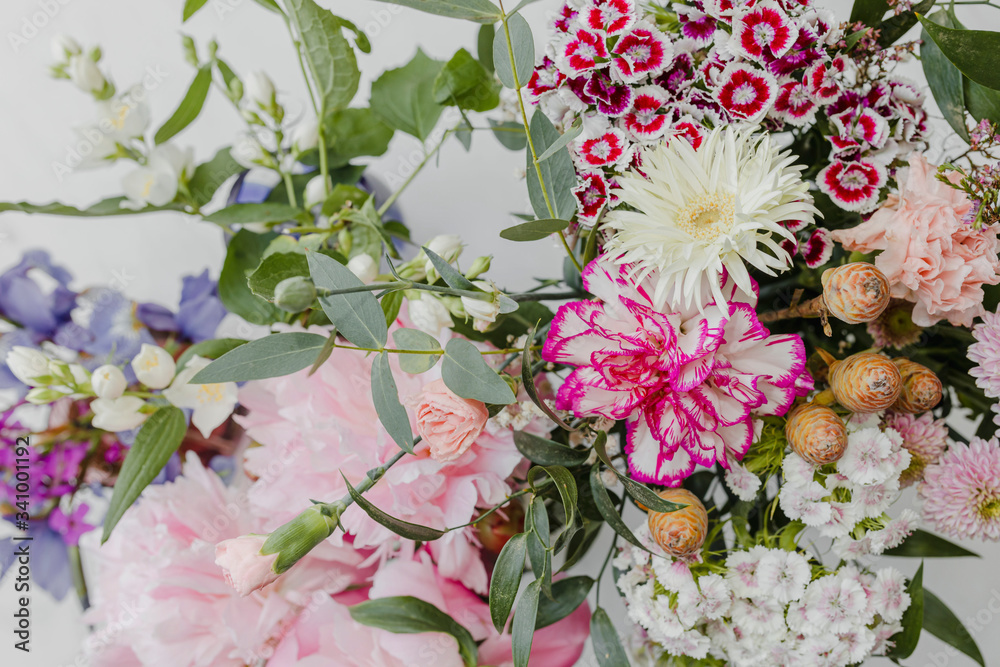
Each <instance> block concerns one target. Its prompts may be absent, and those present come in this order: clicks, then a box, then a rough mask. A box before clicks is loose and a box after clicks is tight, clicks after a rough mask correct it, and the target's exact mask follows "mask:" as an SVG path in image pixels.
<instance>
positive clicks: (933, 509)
mask: <svg viewBox="0 0 1000 667" xmlns="http://www.w3.org/2000/svg"><path fill="white" fill-rule="evenodd" d="M919 490H920V496H921V497H922V498H923V500H924V518H925V519H926V520H927V521H928V522H930V524H931V525H932V526H934V528H936V529H937V530H939V531H940V532H942V533H945V534H946V535H951V536H953V537H958V538H970V537H977V538H979V539H984V540H986V539H989V540H1000V442H998V441H997V439H996V438H992V439H990V440H982V439H981V438H973V439H972V442H970V443H969V444H965V443H955V444H953V445H952V446H951V447H949V448H948V451H947V452H945V453H944V455H943V456H942V457H941V459H940V460H939V461H938V462H937V463H935V464H933V465H930V466H927V469H926V470H925V471H924V481H923V482H921V484H920V486H919Z"/></svg>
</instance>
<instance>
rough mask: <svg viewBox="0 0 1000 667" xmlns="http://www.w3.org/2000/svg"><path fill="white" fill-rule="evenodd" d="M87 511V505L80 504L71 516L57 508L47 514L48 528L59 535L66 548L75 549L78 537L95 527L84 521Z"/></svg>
mask: <svg viewBox="0 0 1000 667" xmlns="http://www.w3.org/2000/svg"><path fill="white" fill-rule="evenodd" d="M89 510H90V507H89V506H88V505H87V503H81V504H80V506H79V507H77V508H76V509H75V510H74V511H73V513H72V514H66V513H65V512H63V511H62V509H61V508H59V507H57V508H55V509H54V510H52V513H51V514H49V528H51V529H52V530H54V531H55V532H57V533H59V535H61V536H62V539H63V542H65V543H66V544H67V545H68V546H71V547H75V546H77V545H78V544H80V537H81V536H82V535H83V534H84V533H86V532H89V531H91V530H93V529H94V528H96V527H97V526H94V525H92V524H89V523H87V522H86V520H85V519H86V517H87V512H88V511H89Z"/></svg>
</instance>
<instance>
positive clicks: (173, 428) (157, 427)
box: [101, 405, 187, 544]
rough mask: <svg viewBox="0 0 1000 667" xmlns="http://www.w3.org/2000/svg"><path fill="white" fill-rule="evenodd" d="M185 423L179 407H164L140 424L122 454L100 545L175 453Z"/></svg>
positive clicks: (179, 443)
mask: <svg viewBox="0 0 1000 667" xmlns="http://www.w3.org/2000/svg"><path fill="white" fill-rule="evenodd" d="M185 433H187V420H186V419H185V418H184V412H183V411H182V410H181V409H180V408H175V407H174V406H172V405H168V406H165V407H162V408H160V409H158V410H157V411H156V412H154V413H153V414H152V415H150V417H149V419H147V420H146V422H145V423H144V424H143V425H142V427H141V428H140V429H139V432H138V433H137V434H136V436H135V442H134V443H133V444H132V447H130V448H129V450H128V453H127V454H126V455H125V461H124V463H122V469H121V472H120V473H119V474H118V480H117V481H116V482H115V489H114V493H113V495H112V496H111V503H110V505H109V506H108V513H107V516H106V517H105V519H104V532H103V534H102V536H101V543H102V544H103V543H104V542H107V540H108V538H109V537H110V536H111V532H112V531H113V530H114V529H115V526H117V525H118V522H119V521H120V520H121V518H122V516H124V514H125V511H126V510H128V508H130V507H131V506H132V503H134V502H135V501H136V500H137V499H138V498H139V495H140V494H141V493H142V491H143V489H145V488H146V487H147V486H148V485H149V483H150V482H152V481H153V478H154V477H156V476H157V475H159V474H160V471H161V470H163V466H165V465H167V461H169V460H170V457H171V455H172V454H173V453H174V452H176V451H177V448H178V447H180V445H181V442H182V441H183V440H184V434H185Z"/></svg>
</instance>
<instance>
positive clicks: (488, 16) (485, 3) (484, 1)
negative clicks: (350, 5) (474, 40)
mask: <svg viewBox="0 0 1000 667" xmlns="http://www.w3.org/2000/svg"><path fill="white" fill-rule="evenodd" d="M378 2H386V3H389V4H393V5H401V6H403V7H412V8H413V9H419V10H420V11H422V12H427V13H428V14H437V15H438V16H447V17H449V18H455V19H465V20H466V21H475V22H477V23H493V22H494V21H498V20H500V16H501V13H500V8H499V7H497V6H496V5H494V4H493V3H491V2H489V0H378Z"/></svg>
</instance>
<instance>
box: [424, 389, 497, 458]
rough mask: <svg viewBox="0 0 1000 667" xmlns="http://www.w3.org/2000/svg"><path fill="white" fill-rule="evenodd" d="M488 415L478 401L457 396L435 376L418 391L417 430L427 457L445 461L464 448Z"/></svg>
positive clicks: (481, 403) (464, 449)
mask: <svg viewBox="0 0 1000 667" xmlns="http://www.w3.org/2000/svg"><path fill="white" fill-rule="evenodd" d="M489 417H490V414H489V411H488V410H487V409H486V405H485V404H484V403H483V402H482V401H473V400H469V399H466V398H462V397H460V396H457V395H456V394H454V393H452V391H451V390H450V389H448V387H446V386H445V384H444V382H443V381H441V380H435V381H434V382H431V383H430V384H428V385H427V386H426V387H424V391H423V393H422V394H421V395H420V404H419V405H418V406H417V433H419V434H420V436H421V437H422V438H423V440H424V442H426V443H427V445H428V446H429V447H430V452H431V458H432V459H434V460H435V461H441V462H442V463H447V462H448V461H454V460H455V459H457V458H458V457H460V456H461V455H462V454H464V453H465V452H466V451H468V449H469V447H471V446H472V443H473V442H475V441H476V438H478V437H479V434H480V433H482V431H483V427H484V426H486V420H487V419H489Z"/></svg>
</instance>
